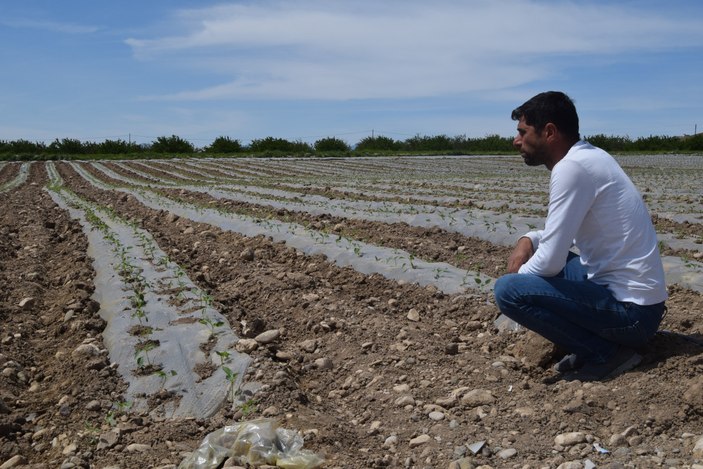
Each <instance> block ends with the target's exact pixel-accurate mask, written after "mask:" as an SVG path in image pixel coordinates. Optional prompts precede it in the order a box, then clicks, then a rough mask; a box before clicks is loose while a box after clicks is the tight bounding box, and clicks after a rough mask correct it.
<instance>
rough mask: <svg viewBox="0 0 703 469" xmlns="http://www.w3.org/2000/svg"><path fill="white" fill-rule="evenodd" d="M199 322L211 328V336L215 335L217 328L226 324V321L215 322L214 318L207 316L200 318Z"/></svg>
mask: <svg viewBox="0 0 703 469" xmlns="http://www.w3.org/2000/svg"><path fill="white" fill-rule="evenodd" d="M198 322H199V323H200V324H203V325H205V326H207V327H209V328H210V335H212V334H214V333H215V328H216V327H222V326H223V325H224V324H225V323H224V321H214V320H213V319H212V318H210V317H207V316H206V317H202V318H200V319H199V320H198Z"/></svg>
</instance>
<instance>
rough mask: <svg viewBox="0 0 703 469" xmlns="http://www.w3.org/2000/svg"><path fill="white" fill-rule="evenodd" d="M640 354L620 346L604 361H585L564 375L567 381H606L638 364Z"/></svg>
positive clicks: (640, 357) (640, 359) (640, 358)
mask: <svg viewBox="0 0 703 469" xmlns="http://www.w3.org/2000/svg"><path fill="white" fill-rule="evenodd" d="M641 361H642V356H641V355H640V354H638V353H637V352H635V351H634V350H632V349H631V348H627V347H622V346H621V347H620V348H618V350H617V351H616V352H615V355H613V356H612V357H611V358H610V359H609V360H608V361H606V362H605V363H585V364H584V365H583V366H582V367H581V368H580V369H578V370H575V371H573V372H570V373H568V374H567V376H564V379H565V380H567V381H576V380H578V381H608V380H610V379H613V378H615V377H616V376H618V375H620V374H622V373H624V372H626V371H629V370H631V369H633V368H634V367H636V366H637V365H639V364H640V362H641Z"/></svg>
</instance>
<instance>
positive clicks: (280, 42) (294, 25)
mask: <svg viewBox="0 0 703 469" xmlns="http://www.w3.org/2000/svg"><path fill="white" fill-rule="evenodd" d="M0 64H1V67H0V140H5V141H14V140H20V139H24V140H29V141H37V142H40V141H41V142H45V143H50V142H52V141H53V140H55V139H59V140H61V139H64V138H72V139H78V140H81V141H84V142H85V141H93V142H102V141H105V140H108V139H110V140H118V139H121V140H125V141H128V140H129V141H133V142H138V143H150V142H153V141H154V140H156V139H157V138H158V137H160V136H171V135H177V136H179V137H181V138H184V139H186V140H188V141H190V142H191V143H193V144H194V145H195V146H196V147H204V146H207V145H209V144H210V143H212V141H213V140H214V139H215V138H217V137H220V136H225V137H229V138H231V139H238V140H240V142H242V143H244V144H247V143H249V142H250V141H251V140H253V139H262V138H266V137H269V136H270V137H275V138H284V139H287V140H291V141H295V140H301V141H306V142H310V143H313V142H314V141H316V140H318V139H321V138H326V137H336V138H340V139H342V140H345V141H346V142H348V143H349V144H351V145H354V144H356V143H358V142H359V141H360V140H362V139H363V138H365V137H368V136H371V135H376V136H378V135H383V136H386V137H390V138H393V139H396V140H405V139H407V138H410V137H413V136H415V135H421V136H424V135H428V136H431V135H448V136H457V135H465V136H467V137H472V138H480V137H484V136H486V135H492V134H498V135H501V136H505V137H509V136H513V135H514V134H515V125H516V124H515V122H514V121H512V120H511V119H510V112H511V111H512V109H514V108H515V107H517V106H519V105H520V104H522V103H523V102H524V101H526V100H527V99H529V98H530V97H532V96H533V95H535V94H537V93H539V92H542V91H547V90H561V91H564V92H566V93H567V94H568V95H569V96H571V98H572V99H573V100H574V102H575V103H576V107H577V109H578V112H579V117H580V122H581V135H583V136H588V135H596V134H605V135H618V136H628V137H630V138H632V139H635V138H638V137H643V136H649V135H683V134H693V133H694V132H695V131H703V2H701V1H700V0H688V1H684V0H667V1H663V0H660V1H648V0H638V1H635V0H632V1H628V0H625V1H612V0H610V1H606V0H579V1H576V0H573V1H561V0H500V1H499V0H464V1H461V0H433V1H431V2H430V1H427V0H354V1H350V0H348V1H338V0H248V1H210V0H138V1H137V0H119V1H118V0H113V1H111V0H61V1H57V0H21V1H20V0H0Z"/></svg>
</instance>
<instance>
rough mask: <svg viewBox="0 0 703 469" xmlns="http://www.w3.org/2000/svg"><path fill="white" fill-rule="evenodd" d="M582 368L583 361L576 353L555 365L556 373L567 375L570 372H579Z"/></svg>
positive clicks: (566, 356)
mask: <svg viewBox="0 0 703 469" xmlns="http://www.w3.org/2000/svg"><path fill="white" fill-rule="evenodd" d="M582 366H583V360H581V359H580V358H579V357H578V356H576V354H575V353H569V354H567V355H565V356H564V358H562V359H561V360H559V361H558V362H557V363H556V365H554V371H556V372H557V373H567V372H569V371H575V370H578V369H579V368H581V367H582Z"/></svg>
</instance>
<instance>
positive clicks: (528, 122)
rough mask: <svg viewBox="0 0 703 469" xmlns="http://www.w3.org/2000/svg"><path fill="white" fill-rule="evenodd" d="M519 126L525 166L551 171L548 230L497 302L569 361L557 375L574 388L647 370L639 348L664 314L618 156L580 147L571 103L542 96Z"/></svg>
mask: <svg viewBox="0 0 703 469" xmlns="http://www.w3.org/2000/svg"><path fill="white" fill-rule="evenodd" d="M512 118H513V120H516V121H518V124H517V136H516V137H515V139H514V140H513V145H514V146H515V148H517V149H518V151H519V152H520V155H521V156H522V158H523V159H524V160H525V163H526V164H527V165H529V166H538V165H542V164H543V165H545V166H546V167H547V169H549V170H550V171H551V175H550V182H549V207H548V212H547V219H546V221H545V226H544V229H543V230H539V231H532V232H529V233H527V234H526V235H524V236H523V237H522V238H520V239H519V240H518V242H517V245H516V247H515V249H514V250H513V252H512V254H511V255H510V258H509V259H508V272H509V273H508V274H507V275H504V276H503V277H501V278H499V279H498V280H497V281H496V284H495V290H494V291H495V298H496V303H497V304H498V307H499V308H500V310H501V312H502V313H503V314H504V315H505V316H507V317H509V318H511V319H512V320H514V321H516V322H517V323H519V324H521V325H523V326H524V327H526V328H528V329H531V330H533V331H535V332H537V333H538V334H540V335H542V336H543V337H545V338H546V339H548V340H550V341H551V342H554V343H555V344H557V345H558V346H560V347H561V348H563V349H565V350H567V351H568V352H569V354H568V355H566V356H565V357H564V358H563V359H562V360H561V361H560V362H559V363H557V364H556V366H555V369H556V370H557V371H558V372H560V373H563V374H564V378H565V379H578V380H581V381H594V380H606V379H610V378H613V377H614V376H616V375H618V374H620V373H622V372H624V371H627V370H629V369H631V368H633V367H635V366H637V365H638V364H639V362H640V360H641V357H640V356H639V355H638V354H637V353H636V352H635V350H634V349H636V348H638V347H641V346H642V345H644V344H646V343H647V341H648V340H649V339H650V338H651V337H652V336H653V335H654V334H655V333H656V331H657V328H658V327H659V323H660V322H661V319H662V316H663V314H664V311H665V304H664V302H665V300H666V299H667V290H666V285H665V282H664V269H663V267H662V262H661V258H660V255H659V248H658V245H657V237H656V233H655V231H654V227H653V226H652V221H651V218H650V216H649V213H648V212H647V208H646V207H645V206H644V203H643V201H642V198H641V196H640V194H639V192H638V191H637V189H636V188H635V186H634V185H633V183H632V181H630V179H629V178H628V177H627V175H626V174H625V173H624V171H623V170H622V168H620V166H619V165H618V164H617V162H616V161H615V160H614V159H613V157H612V156H610V155H609V154H608V153H606V152H605V151H603V150H601V149H599V148H596V147H593V146H592V145H590V144H589V143H587V142H585V141H583V140H581V139H580V137H579V121H578V115H577V113H576V108H575V106H574V104H573V102H572V101H571V99H570V98H569V97H568V96H567V95H565V94H564V93H561V92H556V91H549V92H546V93H540V94H538V95H537V96H535V97H533V98H532V99H530V100H529V101H527V102H526V103H524V104H523V105H522V106H520V107H518V108H517V109H515V110H514V111H513V112H512ZM572 247H575V248H577V250H578V253H579V254H578V255H577V254H575V253H574V252H571V251H570V249H571V248H572Z"/></svg>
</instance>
